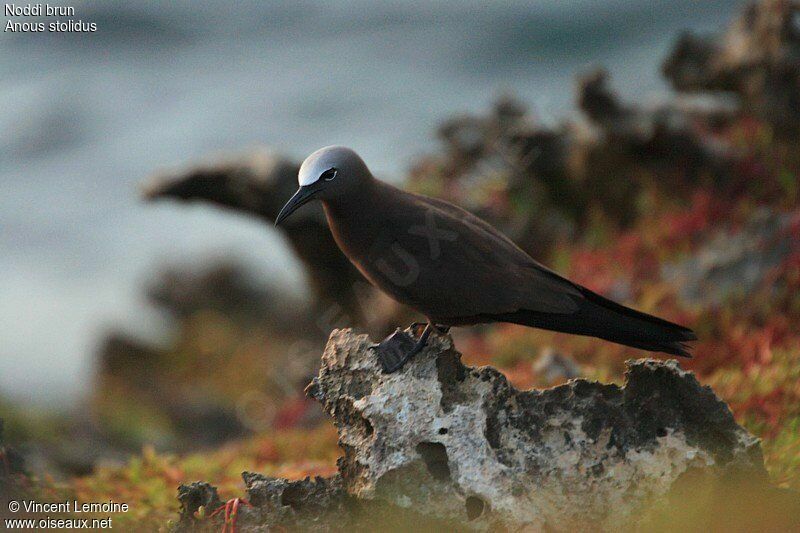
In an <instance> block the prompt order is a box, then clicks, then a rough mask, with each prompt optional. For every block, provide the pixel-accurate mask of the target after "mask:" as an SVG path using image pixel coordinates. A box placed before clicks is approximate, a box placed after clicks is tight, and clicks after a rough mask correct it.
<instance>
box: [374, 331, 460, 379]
mask: <svg viewBox="0 0 800 533" xmlns="http://www.w3.org/2000/svg"><path fill="white" fill-rule="evenodd" d="M417 325H420V324H412V325H411V327H412V328H413V327H414V326H417ZM448 329H449V328H448ZM433 330H436V331H437V332H439V333H441V332H442V330H440V329H439V328H438V327H437V326H435V325H434V324H433V323H431V322H427V323H426V324H425V329H424V330H423V331H422V335H420V336H419V339H417V340H416V341H414V340H413V339H412V338H409V336H408V335H407V334H405V333H404V332H402V331H399V330H398V331H395V332H394V333H392V334H391V335H390V336H388V337H386V338H385V339H384V340H383V341H381V343H380V344H378V345H377V346H376V347H375V348H376V351H377V353H378V360H379V361H380V363H381V366H382V367H383V371H384V372H385V373H387V374H391V373H392V372H397V371H398V370H400V368H402V366H403V365H404V364H406V362H407V361H408V360H409V359H411V358H412V357H414V356H415V355H417V354H418V353H419V352H421V351H422V349H423V348H425V346H426V345H427V344H428V338H429V337H430V336H431V332H432V331H433ZM412 342H413V344H412Z"/></svg>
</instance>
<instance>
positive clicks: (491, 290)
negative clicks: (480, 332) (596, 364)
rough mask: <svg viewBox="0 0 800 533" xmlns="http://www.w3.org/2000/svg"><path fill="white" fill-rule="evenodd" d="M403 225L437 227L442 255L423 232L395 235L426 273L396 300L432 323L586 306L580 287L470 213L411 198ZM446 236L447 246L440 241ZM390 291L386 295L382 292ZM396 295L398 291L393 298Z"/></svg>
mask: <svg viewBox="0 0 800 533" xmlns="http://www.w3.org/2000/svg"><path fill="white" fill-rule="evenodd" d="M408 200H409V201H407V202H403V203H404V204H405V205H404V206H403V207H404V208H403V210H402V213H403V216H402V219H403V220H409V219H411V220H416V221H419V224H418V225H417V226H415V227H418V228H423V229H424V228H425V227H426V226H427V225H430V224H433V226H432V227H431V228H429V229H430V230H431V231H434V232H438V233H437V234H436V235H432V237H433V238H437V242H436V243H435V244H436V246H437V249H436V250H435V251H436V252H437V253H432V252H433V250H431V249H430V246H429V245H430V243H429V242H427V241H426V238H425V235H424V233H425V232H424V231H413V230H412V231H408V230H407V229H406V228H395V231H393V232H392V233H393V234H394V240H395V241H396V242H398V243H399V244H400V245H401V247H402V248H403V249H405V250H407V251H409V252H410V253H411V254H412V255H413V256H414V259H415V261H416V262H418V264H419V266H420V274H419V279H418V280H416V281H415V283H413V284H411V285H409V286H408V287H395V288H394V291H393V292H394V293H395V294H394V295H395V296H396V297H398V299H400V300H401V301H406V303H409V304H410V305H412V306H413V307H416V308H417V309H419V310H421V311H423V312H424V313H426V315H427V316H429V317H430V318H433V319H436V318H439V319H442V320H445V319H449V320H445V321H449V322H457V321H458V319H459V318H465V317H473V316H479V315H489V314H501V313H512V312H515V311H517V310H519V309H530V310H535V311H538V312H543V313H558V314H562V313H572V312H575V311H576V310H577V309H578V304H577V303H576V300H579V299H581V298H582V296H581V293H580V292H579V290H578V289H577V288H576V287H575V285H574V284H572V283H571V282H569V281H568V280H565V279H564V278H561V277H560V276H558V275H557V274H555V273H553V272H552V271H550V270H549V269H547V268H545V267H544V266H542V265H540V264H539V263H537V262H536V261H534V260H533V259H532V258H531V257H530V256H529V255H528V254H526V253H525V252H524V251H523V250H521V249H520V248H519V247H518V246H517V245H515V244H514V243H513V242H512V241H511V240H510V239H509V238H508V237H506V236H505V235H503V234H502V233H501V232H499V231H498V230H497V229H495V228H494V227H492V226H491V225H490V224H488V223H487V222H485V221H483V220H481V219H480V218H478V217H476V216H475V215H472V214H471V213H469V212H467V211H465V210H463V209H461V208H459V207H456V206H454V205H452V204H449V203H447V202H444V201H442V200H436V199H432V198H427V197H424V196H417V195H410V194H409V195H408ZM437 235H438V236H440V237H441V238H438V237H437ZM382 288H383V287H382ZM387 292H390V293H391V292H392V291H387Z"/></svg>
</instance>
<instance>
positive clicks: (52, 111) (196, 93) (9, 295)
mask: <svg viewBox="0 0 800 533" xmlns="http://www.w3.org/2000/svg"><path fill="white" fill-rule="evenodd" d="M740 4H741V3H740V2H735V1H728V0H711V1H696V0H657V1H643V0H611V1H600V0H569V1H567V0H539V1H537V2H521V1H511V2H477V1H470V2H467V1H464V2H462V1H455V0H446V1H437V2H426V3H422V2H381V3H376V2H372V1H367V0H356V1H349V2H342V1H337V2H304V1H298V0H280V1H256V0H239V1H237V2H222V1H219V2H213V1H210V0H192V1H188V0H187V1H169V2H168V1H164V2H155V1H140V2H124V3H123V2H107V1H97V2H77V3H74V4H70V5H74V6H75V8H76V15H75V17H73V18H74V19H81V20H83V21H84V22H95V23H97V26H98V31H97V33H94V34H67V35H65V34H11V33H3V34H2V35H0V50H2V53H0V394H4V395H10V396H12V397H14V398H17V399H21V400H30V401H38V402H41V401H64V400H74V399H77V398H79V397H80V396H81V394H82V393H84V392H85V391H86V388H87V386H88V383H89V378H90V376H91V372H92V365H91V363H92V357H93V353H94V351H95V350H96V347H97V343H98V341H99V339H100V338H101V336H102V334H103V333H104V332H105V331H106V330H107V329H108V328H109V327H112V326H121V327H124V328H125V329H126V330H128V331H132V332H137V333H148V334H149V335H151V336H153V335H156V336H157V335H158V332H159V331H160V330H163V328H160V327H159V326H160V317H158V316H155V314H154V312H153V311H152V310H150V309H148V307H147V306H146V304H145V302H144V301H142V297H141V287H142V284H143V283H144V281H145V280H146V279H148V276H150V275H151V274H152V273H153V272H154V270H155V268H156V267H158V266H159V265H162V264H164V263H165V262H178V263H190V264H191V263H198V264H201V263H202V262H204V261H206V260H207V259H208V258H209V257H214V256H223V255H228V254H234V255H236V256H238V257H240V258H242V261H243V262H245V263H247V264H249V265H252V266H253V267H254V268H255V269H257V271H259V272H262V273H264V275H267V276H280V277H281V278H282V279H284V280H286V282H288V283H291V284H293V285H294V286H296V287H297V288H298V290H302V284H301V278H300V275H299V272H298V270H297V268H296V264H295V262H294V261H293V260H292V259H291V257H289V255H288V253H287V251H286V249H285V247H284V245H283V243H282V242H281V240H280V238H279V237H278V236H277V235H276V234H273V233H271V232H270V231H269V230H267V229H265V227H264V226H262V225H260V224H258V223H256V222H253V221H250V220H248V219H244V218H237V217H234V216H231V215H230V214H228V213H221V212H217V211H215V210H214V209H211V208H209V207H207V206H202V207H201V206H197V207H189V208H186V207H181V206H178V205H175V204H168V203H164V204H158V205H147V204H143V203H142V202H141V201H140V200H139V196H138V190H137V186H138V184H139V183H140V182H141V181H142V180H143V179H144V178H145V177H146V176H148V175H149V174H150V173H151V172H153V171H154V170H156V169H159V168H163V167H165V166H174V165H180V164H184V163H186V162H189V161H192V160H194V159H196V158H200V157H206V156H209V155H210V154H213V153H215V152H219V151H226V150H238V149H242V148H246V147H248V146H251V145H255V144H266V145H269V146H272V147H274V148H275V149H277V150H278V151H280V152H283V153H286V154H288V155H291V156H294V157H296V158H298V159H299V158H302V157H303V156H304V155H305V154H307V153H309V152H310V151H312V150H314V149H316V148H318V147H320V146H323V145H327V144H333V143H340V144H346V145H349V146H351V147H354V148H356V149H357V150H358V151H359V152H360V153H361V154H362V155H363V156H364V158H365V159H366V161H367V162H368V163H369V164H370V166H371V167H372V168H373V170H374V171H376V172H377V173H379V174H380V175H382V176H385V177H387V178H390V179H392V178H393V179H399V178H401V177H402V175H403V174H404V172H405V170H406V168H407V166H408V164H409V162H410V161H411V159H412V158H413V157H414V156H416V155H418V154H420V153H423V152H425V151H428V150H430V149H431V148H432V143H433V142H434V140H433V138H432V132H433V130H434V128H435V127H436V125H437V124H438V123H439V121H440V120H441V119H442V118H444V117H446V116H448V115H450V114H452V113H454V112H458V111H478V112H479V111H482V110H484V109H486V107H487V106H488V105H489V104H490V103H491V102H492V100H493V99H494V97H496V96H497V95H498V94H500V93H502V92H505V91H513V92H514V93H516V94H517V95H519V96H521V97H522V98H523V99H524V100H525V101H527V102H528V103H529V104H531V105H532V106H533V108H534V110H535V111H536V113H537V114H538V116H540V117H541V118H542V120H544V121H548V122H555V121H556V120H558V119H560V118H563V117H564V116H567V115H569V114H570V113H571V109H572V107H573V105H572V99H573V86H574V83H573V80H574V76H575V75H576V74H577V73H578V72H580V71H582V70H585V69H586V68H588V67H591V66H598V65H604V66H606V67H607V68H608V69H609V70H610V73H611V75H612V84H613V86H614V87H615V88H617V89H619V91H620V92H621V93H622V94H623V95H624V96H626V97H628V98H636V99H637V100H638V101H648V100H652V99H658V98H659V97H660V96H663V95H664V94H665V92H666V88H665V86H664V84H663V83H662V82H661V81H660V79H659V75H658V66H659V64H660V61H661V59H662V58H663V57H664V56H665V54H666V53H667V51H668V49H669V47H670V45H671V44H672V42H673V40H674V38H675V37H676V35H677V33H678V32H679V31H681V30H684V29H692V30H700V31H706V30H709V31H710V30H713V29H717V28H720V27H722V26H723V25H724V24H725V23H726V21H727V20H729V19H730V17H731V16H732V14H733V12H734V11H735V10H736V8H737V7H739V6H740ZM6 20H7V19H6V18H4V19H3V20H2V22H3V23H4V24H5V22H6Z"/></svg>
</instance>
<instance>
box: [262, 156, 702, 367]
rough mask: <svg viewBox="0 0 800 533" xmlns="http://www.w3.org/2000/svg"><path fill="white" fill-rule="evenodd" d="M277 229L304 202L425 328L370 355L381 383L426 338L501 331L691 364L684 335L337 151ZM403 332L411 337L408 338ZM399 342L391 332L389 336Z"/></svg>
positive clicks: (312, 164)
mask: <svg viewBox="0 0 800 533" xmlns="http://www.w3.org/2000/svg"><path fill="white" fill-rule="evenodd" d="M297 179H298V183H299V189H298V190H297V192H295V193H294V195H293V196H292V197H291V198H290V199H289V200H288V201H287V202H286V204H285V205H284V206H283V208H282V209H281V211H280V213H279V214H278V216H277V217H276V219H275V224H276V225H279V224H281V223H282V222H283V221H285V220H286V219H287V218H288V217H289V216H290V215H291V214H292V213H294V212H295V211H296V210H297V209H298V208H300V207H301V206H303V205H304V204H306V203H308V202H310V201H314V200H316V201H319V202H321V203H322V207H323V210H324V212H325V216H326V218H327V221H328V225H329V228H330V231H331V233H332V235H333V238H334V240H335V242H336V244H337V245H338V246H339V248H341V250H342V252H343V253H344V255H345V256H346V257H347V258H348V259H349V260H350V261H351V262H352V263H353V265H355V267H356V268H357V269H358V270H359V271H360V272H361V274H363V276H364V277H365V278H366V279H367V280H368V281H369V282H370V283H372V284H373V285H375V286H376V287H377V288H379V289H380V290H382V291H383V292H385V293H386V294H388V295H389V296H390V297H392V298H393V299H395V300H397V301H398V302H400V303H402V304H405V305H408V306H409V307H411V308H412V309H414V310H415V311H417V312H419V313H420V314H422V315H423V316H424V317H425V318H426V322H424V323H415V324H412V326H415V325H421V324H425V328H424V330H423V332H422V333H421V334H420V336H419V338H418V339H417V340H416V341H414V342H413V344H411V345H409V342H398V341H397V338H395V339H391V338H387V339H385V340H384V342H382V343H381V344H379V345H378V347H379V348H380V347H381V346H382V347H383V348H385V349H384V350H383V352H381V351H380V350H379V352H378V355H379V359H380V361H381V364H382V366H383V369H384V371H385V372H386V373H392V372H396V371H397V370H399V369H400V368H401V367H402V366H403V365H404V364H405V363H406V362H407V361H408V360H409V359H411V358H412V357H413V356H414V355H416V354H417V353H419V352H420V351H422V349H423V348H424V347H425V346H426V344H427V342H428V339H429V336H430V335H431V334H432V332H434V331H436V332H437V333H444V332H446V331H447V330H449V328H450V327H458V326H471V325H475V324H482V323H493V322H507V323H513V324H520V325H523V326H529V327H534V328H540V329H546V330H552V331H558V332H564V333H571V334H577V335H588V336H592V337H597V338H600V339H604V340H606V341H611V342H614V343H618V344H623V345H626V346H631V347H634V348H638V349H642V350H647V351H651V352H663V353H667V354H671V355H677V356H681V357H691V353H690V347H689V346H688V344H687V342H689V341H694V340H697V337H696V335H695V334H694V332H693V331H692V330H691V329H689V328H686V327H683V326H680V325H678V324H674V323H672V322H669V321H667V320H663V319H661V318H658V317H655V316H652V315H648V314H646V313H643V312H640V311H636V310H634V309H631V308H629V307H625V306H623V305H621V304H619V303H616V302H614V301H612V300H609V299H607V298H605V297H603V296H601V295H599V294H596V293H595V292H593V291H591V290H589V289H587V288H586V287H583V286H581V285H579V284H577V283H574V282H572V281H570V280H568V279H567V278H565V277H562V276H560V275H559V274H557V273H556V272H554V271H553V270H551V269H549V268H547V267H546V266H544V265H543V264H541V263H539V262H538V261H536V260H535V259H533V258H532V257H531V256H530V255H528V254H527V253H526V252H524V251H523V250H522V249H521V248H519V247H518V246H517V245H516V244H515V243H514V242H513V241H512V240H511V239H510V238H508V237H507V236H505V235H504V234H503V233H501V232H500V231H499V230H498V229H496V228H495V227H493V226H492V225H491V224H489V223H488V222H486V221H485V220H483V219H481V218H479V217H477V216H475V215H473V214H472V213H470V212H468V211H466V210H465V209H462V208H460V207H458V206H456V205H453V204H451V203H449V202H446V201H444V200H441V199H437V198H430V197H427V196H423V195H419V194H414V193H411V192H407V191H404V190H402V189H400V188H397V187H394V186H393V185H391V184H388V183H385V182H383V181H380V180H378V179H376V178H375V177H374V176H373V174H372V173H371V172H370V170H369V168H368V167H367V165H366V163H365V162H364V161H363V159H362V158H361V157H360V156H359V155H358V154H357V153H356V152H355V151H353V150H351V149H350V148H347V147H344V146H327V147H324V148H321V149H319V150H317V151H315V152H314V153H312V154H311V155H309V156H308V157H307V158H306V159H305V160H304V161H303V163H302V165H301V166H300V170H299V172H298V178H297ZM412 331H413V328H412ZM398 333H399V331H398Z"/></svg>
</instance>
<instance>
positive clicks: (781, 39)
mask: <svg viewBox="0 0 800 533" xmlns="http://www.w3.org/2000/svg"><path fill="white" fill-rule="evenodd" d="M799 16H800V3H798V2H796V1H795V0H759V1H758V2H753V3H751V4H749V5H748V6H747V7H746V8H745V9H744V12H743V13H742V15H741V16H740V17H739V18H738V19H736V20H735V21H734V22H733V24H732V25H731V26H730V27H729V29H728V30H727V31H726V32H725V33H724V34H722V35H720V36H712V37H699V36H696V35H691V34H686V35H684V36H682V37H681V38H680V39H679V40H678V42H677V43H676V45H675V47H674V48H673V50H672V52H671V54H670V55H669V57H668V58H667V59H666V61H665V62H664V65H663V67H662V69H663V72H664V75H665V76H666V77H667V79H668V80H669V81H670V82H671V83H672V86H673V87H674V88H675V89H676V90H678V91H692V92H694V91H711V92H731V93H734V94H736V95H738V96H739V97H740V98H741V101H742V104H743V105H744V108H745V110H747V111H750V112H752V113H755V114H756V115H757V116H759V117H760V118H762V119H763V120H765V121H766V122H768V123H770V124H772V125H773V126H774V127H775V129H776V131H777V132H778V133H779V134H783V135H787V136H791V137H795V136H797V135H798V134H800V126H799V125H800V23H798V17H799Z"/></svg>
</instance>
